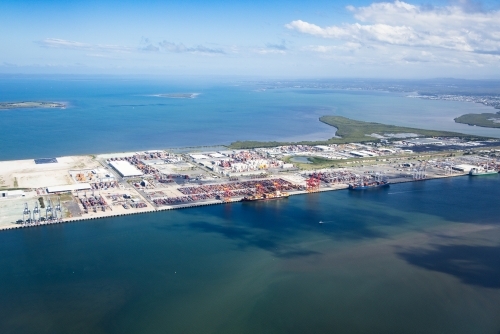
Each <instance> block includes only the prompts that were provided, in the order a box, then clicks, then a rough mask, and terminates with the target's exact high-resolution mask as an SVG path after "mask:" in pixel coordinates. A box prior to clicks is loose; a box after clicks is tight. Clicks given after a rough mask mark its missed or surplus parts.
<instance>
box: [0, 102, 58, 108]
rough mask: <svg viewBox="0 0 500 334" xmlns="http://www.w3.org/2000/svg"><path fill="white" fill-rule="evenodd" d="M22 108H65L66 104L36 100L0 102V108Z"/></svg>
mask: <svg viewBox="0 0 500 334" xmlns="http://www.w3.org/2000/svg"><path fill="white" fill-rule="evenodd" d="M24 108H61V109H64V108H66V104H64V103H60V102H38V101H23V102H0V109H3V110H10V109H24Z"/></svg>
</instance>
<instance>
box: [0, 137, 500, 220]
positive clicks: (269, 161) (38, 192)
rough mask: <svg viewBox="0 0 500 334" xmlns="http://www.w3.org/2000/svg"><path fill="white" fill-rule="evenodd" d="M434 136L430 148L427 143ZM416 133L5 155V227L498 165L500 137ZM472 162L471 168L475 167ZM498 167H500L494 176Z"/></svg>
mask: <svg viewBox="0 0 500 334" xmlns="http://www.w3.org/2000/svg"><path fill="white" fill-rule="evenodd" d="M423 145H425V147H426V149H423V148H422V146H423ZM443 146H444V147H449V146H450V143H446V142H444V140H441V139H436V138H417V139H416V138H413V137H411V138H409V139H407V140H401V141H398V142H395V143H391V145H387V144H385V145H380V144H371V145H370V144H343V145H327V146H326V145H318V146H306V145H289V146H279V147H273V148H256V149H249V150H232V149H228V148H224V147H220V146H218V147H216V149H215V150H211V148H210V147H204V148H192V149H189V150H180V149H171V150H151V151H143V152H126V153H111V154H101V155H95V156H69V157H57V158H42V159H32V160H19V161H3V162H0V229H11V228H23V227H29V226H39V225H45V224H54V223H62V222H70V221H77V220H86V219H96V218H101V217H111V216H120V215H126V214H137V213H145V212H155V211H161V210H172V209H180V208H188V207H192V206H202V205H214V204H224V203H231V202H238V201H245V202H252V201H262V200H286V199H287V198H288V197H289V196H292V195H298V194H307V193H311V192H319V191H330V190H340V189H349V188H350V189H351V190H357V191H359V190H365V189H369V188H381V186H384V187H385V186H388V185H389V184H391V183H400V182H411V181H422V180H427V179H434V178H443V177H455V176H466V175H475V174H477V172H476V171H482V170H486V171H488V174H489V175H494V174H496V175H497V176H498V171H499V170H500V159H499V157H500V149H498V147H500V142H495V143H493V142H492V141H489V142H484V143H481V142H477V141H474V142H466V141H457V140H454V141H453V147H454V149H453V150H450V149H446V150H442V149H440V148H441V147H443ZM471 171H472V172H471ZM493 177H495V176H493Z"/></svg>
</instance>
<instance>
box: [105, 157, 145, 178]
mask: <svg viewBox="0 0 500 334" xmlns="http://www.w3.org/2000/svg"><path fill="white" fill-rule="evenodd" d="M109 164H110V165H111V167H113V168H114V169H115V170H116V171H117V172H118V173H119V174H120V175H121V176H122V177H131V176H142V175H143V173H142V172H141V171H140V170H138V169H137V168H136V167H135V166H134V165H132V164H131V163H130V162H128V161H125V160H118V161H110V163H109Z"/></svg>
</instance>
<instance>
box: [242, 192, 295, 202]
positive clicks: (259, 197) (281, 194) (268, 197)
mask: <svg viewBox="0 0 500 334" xmlns="http://www.w3.org/2000/svg"><path fill="white" fill-rule="evenodd" d="M288 196H290V194H288V193H286V192H282V191H276V192H271V193H264V194H254V195H251V196H245V197H243V199H242V200H241V201H242V202H252V201H267V200H271V199H280V198H288Z"/></svg>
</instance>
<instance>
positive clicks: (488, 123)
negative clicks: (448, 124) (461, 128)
mask: <svg viewBox="0 0 500 334" xmlns="http://www.w3.org/2000/svg"><path fill="white" fill-rule="evenodd" d="M492 118H495V119H498V120H500V112H498V113H496V114H492V113H484V114H465V115H462V116H460V117H457V118H455V122H457V123H463V124H468V125H476V126H482V127H485V128H500V123H494V122H493V121H492V120H491V119H492Z"/></svg>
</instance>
